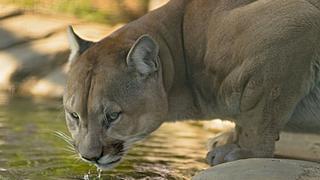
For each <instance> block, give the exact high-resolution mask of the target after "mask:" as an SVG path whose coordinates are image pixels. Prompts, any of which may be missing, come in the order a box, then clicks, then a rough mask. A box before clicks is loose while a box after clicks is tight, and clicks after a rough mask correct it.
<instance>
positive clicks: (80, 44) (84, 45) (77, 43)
mask: <svg viewBox="0 0 320 180" xmlns="http://www.w3.org/2000/svg"><path fill="white" fill-rule="evenodd" d="M67 35H68V40H69V46H70V50H71V53H70V56H69V62H70V63H72V62H73V61H74V60H76V59H77V57H79V56H80V55H81V54H82V53H83V52H84V51H85V50H86V49H88V48H89V47H90V46H91V45H92V44H93V42H91V41H87V40H84V39H81V38H80V37H79V36H78V35H77V34H76V33H75V32H74V30H73V28H72V26H69V27H68V29H67Z"/></svg>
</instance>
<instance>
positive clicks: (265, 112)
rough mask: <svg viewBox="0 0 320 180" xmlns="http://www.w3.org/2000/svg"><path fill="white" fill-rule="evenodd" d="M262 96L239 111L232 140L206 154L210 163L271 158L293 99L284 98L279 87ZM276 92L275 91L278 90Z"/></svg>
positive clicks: (290, 109) (293, 105)
mask: <svg viewBox="0 0 320 180" xmlns="http://www.w3.org/2000/svg"><path fill="white" fill-rule="evenodd" d="M269 92H270V94H268V95H267V96H264V97H262V98H261V99H260V101H259V102H258V103H257V105H256V106H255V107H254V108H252V109H250V110H248V111H243V112H241V113H240V114H239V116H238V117H237V120H236V128H235V129H236V130H235V134H234V135H233V136H234V137H235V138H234V140H233V143H231V142H230V141H228V143H227V144H225V145H222V146H218V147H214V148H213V149H212V150H211V151H210V152H209V153H208V155H207V161H208V163H209V164H210V165H216V164H220V163H224V162H229V161H234V160H238V159H245V158H251V157H272V156H273V152H274V147H275V141H277V140H278V138H279V132H280V130H281V129H282V127H283V126H284V125H285V124H286V122H287V121H288V119H289V117H290V114H291V112H292V110H293V109H294V107H295V104H296V103H295V102H294V101H291V102H290V101H289V102H288V101H284V99H287V98H288V97H287V96H280V93H279V92H278V88H276V91H275V90H273V91H272V90H271V91H269ZM275 92H276V93H275Z"/></svg>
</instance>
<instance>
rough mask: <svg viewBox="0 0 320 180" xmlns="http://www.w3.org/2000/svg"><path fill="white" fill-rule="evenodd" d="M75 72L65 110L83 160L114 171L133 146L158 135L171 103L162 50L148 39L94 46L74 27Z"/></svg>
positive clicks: (114, 38)
mask: <svg viewBox="0 0 320 180" xmlns="http://www.w3.org/2000/svg"><path fill="white" fill-rule="evenodd" d="M68 38H69V41H70V47H71V55H70V57H69V63H70V70H69V76H68V80H67V85H66V90H65V94H64V98H63V99H64V108H65V114H66V121H67V126H68V129H69V131H70V133H71V135H72V139H73V144H74V147H75V149H76V151H77V153H78V154H79V155H80V156H81V158H82V159H84V160H86V161H89V162H90V163H94V164H95V165H96V166H97V167H99V168H101V169H108V168H112V167H114V166H115V164H117V163H118V162H119V161H120V160H121V158H122V156H123V155H124V154H125V153H126V151H127V150H128V148H129V147H130V145H131V144H132V143H133V142H135V141H138V140H140V139H142V138H144V137H145V136H146V135H148V134H150V133H151V132H153V131H154V130H155V129H157V128H158V127H159V126H160V125H161V124H162V122H163V121H164V119H165V117H166V115H167V111H168V102H167V97H166V92H165V89H164V86H163V82H162V74H161V64H160V59H159V56H158V53H159V46H158V44H157V42H155V40H153V39H152V38H151V37H150V36H149V35H142V36H140V37H139V38H137V39H135V40H130V38H126V37H123V36H122V37H121V38H120V37H119V36H116V35H113V36H110V37H107V38H105V39H103V40H101V41H100V42H97V43H93V42H90V41H86V40H83V39H81V38H80V37H79V36H77V35H76V34H75V33H74V31H73V29H72V28H71V27H69V29H68Z"/></svg>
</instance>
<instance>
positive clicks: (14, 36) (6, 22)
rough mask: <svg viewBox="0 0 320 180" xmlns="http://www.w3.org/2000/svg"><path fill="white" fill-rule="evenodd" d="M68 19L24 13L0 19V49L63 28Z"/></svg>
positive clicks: (68, 21) (68, 22)
mask: <svg viewBox="0 0 320 180" xmlns="http://www.w3.org/2000/svg"><path fill="white" fill-rule="evenodd" d="M68 24H70V20H68V19H61V18H60V19H57V18H54V17H51V16H43V15H41V16H39V15H38V16H37V15H33V14H24V15H20V16H14V17H10V18H6V19H3V20H0V39H1V41H0V49H4V48H7V47H11V46H13V45H15V44H19V43H22V42H27V41H30V40H33V39H39V38H44V37H46V36H48V35H50V34H52V33H54V32H56V31H58V30H63V29H64V28H65V27H66V26H67V25H68Z"/></svg>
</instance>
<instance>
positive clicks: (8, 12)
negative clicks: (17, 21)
mask: <svg viewBox="0 0 320 180" xmlns="http://www.w3.org/2000/svg"><path fill="white" fill-rule="evenodd" d="M21 13H22V11H21V10H20V9H18V8H17V7H15V6H9V5H1V4H0V19H4V18H7V17H11V16H15V15H18V14H21Z"/></svg>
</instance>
